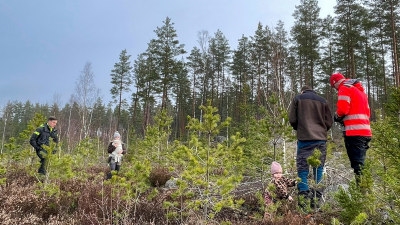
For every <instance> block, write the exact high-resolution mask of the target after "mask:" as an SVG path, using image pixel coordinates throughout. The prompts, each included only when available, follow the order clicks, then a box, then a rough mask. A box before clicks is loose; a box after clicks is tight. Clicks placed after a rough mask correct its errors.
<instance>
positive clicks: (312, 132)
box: [289, 86, 333, 206]
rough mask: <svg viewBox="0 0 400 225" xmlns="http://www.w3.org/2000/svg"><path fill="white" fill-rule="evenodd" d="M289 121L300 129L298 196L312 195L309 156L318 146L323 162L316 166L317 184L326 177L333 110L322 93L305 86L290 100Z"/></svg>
mask: <svg viewBox="0 0 400 225" xmlns="http://www.w3.org/2000/svg"><path fill="white" fill-rule="evenodd" d="M289 122H290V125H291V126H292V127H293V129H294V130H296V131H297V132H296V135H297V157H296V166H297V175H298V177H299V178H300V179H301V181H300V182H299V183H298V184H297V189H298V191H299V196H303V197H304V198H311V196H312V194H311V192H310V189H309V187H308V181H307V177H308V174H309V165H308V163H307V158H308V157H310V156H311V155H312V154H313V152H314V150H315V149H318V150H319V151H320V152H321V156H320V159H319V160H320V161H321V164H320V165H319V166H318V167H317V168H313V175H314V180H315V181H316V183H317V184H318V183H320V182H321V181H322V176H323V170H324V165H325V159H326V141H327V136H328V130H329V129H330V128H331V126H332V124H333V118H332V114H331V110H330V108H329V105H328V103H327V101H326V99H325V98H323V97H321V96H319V95H318V94H317V93H316V92H315V91H314V90H312V89H311V88H310V87H309V86H304V87H303V88H302V89H301V94H299V95H297V96H295V98H294V99H293V101H292V103H291V106H290V109H289ZM311 191H316V190H311ZM321 196H322V193H320V192H319V191H318V194H317V197H318V198H320V197H321ZM301 206H304V205H301Z"/></svg>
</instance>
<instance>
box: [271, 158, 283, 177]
mask: <svg viewBox="0 0 400 225" xmlns="http://www.w3.org/2000/svg"><path fill="white" fill-rule="evenodd" d="M275 173H282V167H281V164H279V163H278V162H275V161H273V162H272V164H271V174H272V175H274V174H275Z"/></svg>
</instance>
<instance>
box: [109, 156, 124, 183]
mask: <svg viewBox="0 0 400 225" xmlns="http://www.w3.org/2000/svg"><path fill="white" fill-rule="evenodd" d="M120 169H121V165H120V164H119V163H117V162H115V161H114V160H113V159H111V161H110V172H108V174H107V179H111V177H112V171H113V170H114V171H117V172H119V170H120Z"/></svg>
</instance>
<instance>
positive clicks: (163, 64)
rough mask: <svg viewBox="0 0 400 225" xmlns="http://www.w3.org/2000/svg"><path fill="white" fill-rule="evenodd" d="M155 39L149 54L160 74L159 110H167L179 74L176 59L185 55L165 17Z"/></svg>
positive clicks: (172, 26) (170, 24)
mask: <svg viewBox="0 0 400 225" xmlns="http://www.w3.org/2000/svg"><path fill="white" fill-rule="evenodd" d="M154 32H155V33H156V35H157V39H153V40H152V41H151V42H154V45H155V46H156V48H151V49H150V53H151V54H152V55H153V57H154V58H155V59H156V66H157V67H158V68H159V71H158V72H159V73H160V86H161V90H162V93H161V109H162V110H163V109H166V108H167V102H168V101H170V99H169V97H168V96H169V93H168V92H169V90H171V88H172V87H173V86H174V85H175V82H176V76H177V74H178V73H179V69H180V68H181V67H180V66H179V61H178V60H177V57H178V56H180V55H183V54H185V53H186V52H185V50H184V45H183V44H179V40H178V39H177V37H178V35H177V33H176V30H175V28H174V23H172V22H171V19H170V18H169V17H167V18H166V19H165V21H163V26H162V27H157V29H156V30H155V31H154Z"/></svg>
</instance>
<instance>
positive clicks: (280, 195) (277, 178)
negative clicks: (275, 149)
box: [264, 161, 297, 220]
mask: <svg viewBox="0 0 400 225" xmlns="http://www.w3.org/2000/svg"><path fill="white" fill-rule="evenodd" d="M271 175H272V180H271V183H272V184H273V185H274V187H275V190H274V192H275V193H274V194H271V193H270V191H269V188H268V187H267V189H265V192H264V200H265V209H267V208H268V206H269V205H270V204H272V203H274V202H276V201H277V200H282V199H288V200H289V201H292V200H293V198H292V196H290V195H289V192H288V187H294V186H295V185H296V183H297V182H296V180H295V179H288V178H286V177H284V176H283V174H282V167H281V165H280V164H279V163H278V162H275V161H274V162H272V164H271ZM270 216H271V215H270V214H269V213H268V211H267V210H266V211H265V214H264V220H265V219H270Z"/></svg>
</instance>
